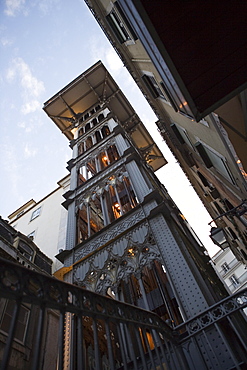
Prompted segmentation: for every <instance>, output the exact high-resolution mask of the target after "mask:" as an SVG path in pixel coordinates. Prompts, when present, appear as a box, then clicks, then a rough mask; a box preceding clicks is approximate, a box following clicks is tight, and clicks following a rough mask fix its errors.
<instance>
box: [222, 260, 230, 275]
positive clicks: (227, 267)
mask: <svg viewBox="0 0 247 370" xmlns="http://www.w3.org/2000/svg"><path fill="white" fill-rule="evenodd" d="M221 268H222V271H223V272H224V273H226V272H227V271H229V270H230V267H229V265H228V263H227V262H224V263H223V264H222V265H221Z"/></svg>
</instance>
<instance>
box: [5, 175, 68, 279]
mask: <svg viewBox="0 0 247 370" xmlns="http://www.w3.org/2000/svg"><path fill="white" fill-rule="evenodd" d="M69 182H70V178H69V176H66V177H65V178H63V179H62V180H60V181H59V182H58V187H57V188H56V189H55V190H54V191H52V192H51V193H50V194H48V195H47V196H46V197H44V198H43V199H41V200H40V201H38V202H36V201H34V200H33V199H32V200H30V201H29V202H27V203H25V204H24V205H23V206H21V207H20V208H18V209H17V210H16V211H14V212H12V213H11V214H10V215H9V216H8V218H9V220H10V225H11V226H13V227H14V228H15V229H17V230H18V231H20V232H21V233H23V234H25V235H27V237H29V238H30V239H31V240H33V241H34V242H35V244H36V245H38V246H39V248H40V249H41V250H42V251H43V252H44V253H45V254H46V255H47V256H49V257H50V258H51V259H52V260H53V266H52V270H53V272H54V271H56V270H57V269H59V268H60V267H61V264H60V263H59V261H58V260H57V259H56V258H55V255H56V254H57V253H58V252H59V249H64V248H65V235H66V229H67V211H66V209H64V207H62V205H61V204H62V202H63V201H64V198H63V194H64V193H65V192H66V191H67V190H68V189H69Z"/></svg>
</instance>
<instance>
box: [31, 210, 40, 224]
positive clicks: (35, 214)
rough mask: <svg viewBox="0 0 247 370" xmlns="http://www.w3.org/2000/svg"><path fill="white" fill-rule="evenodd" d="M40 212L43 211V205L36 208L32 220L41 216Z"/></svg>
mask: <svg viewBox="0 0 247 370" xmlns="http://www.w3.org/2000/svg"><path fill="white" fill-rule="evenodd" d="M40 212H41V207H39V208H37V209H35V211H33V213H32V215H31V219H30V221H32V220H34V219H35V218H37V217H39V215H40Z"/></svg>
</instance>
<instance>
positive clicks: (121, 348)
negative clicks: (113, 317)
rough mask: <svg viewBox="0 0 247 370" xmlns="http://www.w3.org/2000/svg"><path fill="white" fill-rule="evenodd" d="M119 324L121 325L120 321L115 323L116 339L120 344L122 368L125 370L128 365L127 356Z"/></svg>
mask: <svg viewBox="0 0 247 370" xmlns="http://www.w3.org/2000/svg"><path fill="white" fill-rule="evenodd" d="M121 325H122V324H121V323H119V324H117V333H118V340H119V344H120V351H121V356H122V361H123V365H124V370H127V369H128V366H127V361H126V359H127V358H128V354H127V348H126V344H125V338H124V333H123V328H122V327H121Z"/></svg>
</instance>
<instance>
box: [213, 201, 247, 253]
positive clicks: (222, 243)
mask: <svg viewBox="0 0 247 370" xmlns="http://www.w3.org/2000/svg"><path fill="white" fill-rule="evenodd" d="M246 210H247V207H246V200H243V202H242V203H241V204H239V205H238V206H237V207H234V208H232V209H230V210H229V211H227V212H225V213H223V214H222V215H219V216H218V217H216V218H214V219H213V220H212V221H210V222H209V225H211V223H212V222H214V221H216V220H218V219H219V218H222V217H223V216H227V215H233V216H236V217H238V218H239V217H240V216H242V215H244V214H245V213H246ZM209 236H210V238H211V239H212V241H213V242H214V244H216V245H218V246H219V247H220V248H222V249H225V248H227V247H229V244H228V242H227V234H226V233H225V231H224V229H223V228H222V227H212V228H211V230H210V235H209Z"/></svg>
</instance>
